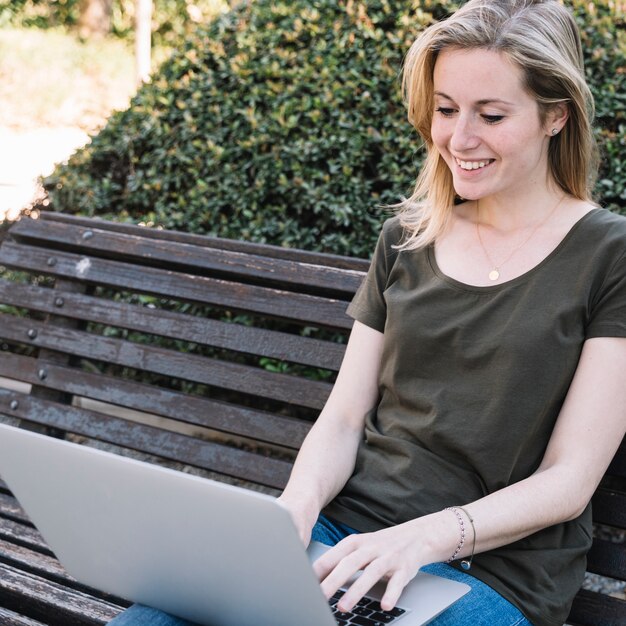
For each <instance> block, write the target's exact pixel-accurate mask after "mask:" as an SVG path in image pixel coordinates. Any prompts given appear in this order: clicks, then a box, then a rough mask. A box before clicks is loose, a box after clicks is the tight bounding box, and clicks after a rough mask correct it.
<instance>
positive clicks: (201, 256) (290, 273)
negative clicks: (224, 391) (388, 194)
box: [11, 220, 363, 295]
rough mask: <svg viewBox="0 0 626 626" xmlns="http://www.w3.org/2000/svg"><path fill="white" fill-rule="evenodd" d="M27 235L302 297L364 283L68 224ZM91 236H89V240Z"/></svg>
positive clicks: (42, 226) (322, 269)
mask: <svg viewBox="0 0 626 626" xmlns="http://www.w3.org/2000/svg"><path fill="white" fill-rule="evenodd" d="M24 231H26V232H27V233H28V237H29V239H31V240H40V241H45V242H52V243H53V244H57V245H58V246H59V247H60V248H61V249H63V247H65V248H66V249H68V250H72V249H76V248H80V249H81V251H82V253H83V254H88V255H90V256H92V255H93V256H98V257H103V258H109V259H118V260H119V259H122V260H124V261H126V260H129V259H134V260H136V261H138V262H139V263H140V264H145V262H146V260H149V261H150V265H151V266H153V267H166V268H171V269H176V270H177V271H181V272H190V271H191V272H193V274H194V275H195V274H200V275H202V274H207V273H210V274H211V275H218V276H219V275H222V276H224V277H232V276H235V277H236V278H237V279H238V280H243V281H244V282H245V280H246V279H252V280H253V282H254V283H255V284H259V283H261V284H263V283H265V284H270V285H278V286H280V287H282V288H286V289H289V285H291V284H293V285H296V287H297V291H298V293H307V292H312V293H314V292H316V291H324V292H337V293H338V294H341V293H344V294H349V295H351V294H353V293H354V292H355V290H356V289H357V288H358V286H359V284H360V283H361V281H362V279H363V273H362V272H356V271H353V270H341V269H336V268H332V267H327V266H324V265H312V264H309V263H301V262H297V261H284V260H282V259H275V258H274V259H269V258H267V257H264V256H261V255H253V254H246V253H243V252H235V251H231V250H219V249H217V248H216V249H214V250H213V253H212V254H210V255H208V254H206V249H205V248H204V247H201V246H194V245H192V244H188V243H182V242H176V244H175V245H172V244H170V243H169V242H166V241H157V240H153V239H147V238H146V237H144V236H143V233H141V234H140V235H131V234H122V233H116V232H111V231H109V232H107V231H106V230H102V229H98V228H94V227H93V226H92V227H90V228H88V227H84V228H73V229H68V228H67V227H66V226H65V225H64V224H55V223H53V222H41V221H39V220H34V221H33V222H31V223H28V224H27V223H26V222H23V223H22V224H19V223H18V224H16V226H15V228H14V229H12V231H11V233H12V235H19V234H20V232H24ZM87 235H88V236H87Z"/></svg>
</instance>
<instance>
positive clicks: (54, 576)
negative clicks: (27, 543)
mask: <svg viewBox="0 0 626 626" xmlns="http://www.w3.org/2000/svg"><path fill="white" fill-rule="evenodd" d="M0 562H2V563H6V564H7V565H11V566H13V567H15V566H18V567H20V568H21V569H23V570H24V571H28V572H30V573H31V574H36V575H37V576H41V577H42V578H46V579H48V580H53V581H55V582H59V583H63V584H66V585H74V584H75V583H76V580H75V579H74V578H72V577H71V576H70V575H69V574H68V573H67V572H66V571H65V568H64V567H63V566H62V565H61V564H60V563H59V561H58V560H57V559H56V558H55V557H53V556H50V555H49V554H42V553H41V552H37V551H36V550H31V549H29V548H26V547H24V546H23V545H17V544H16V543H14V542H10V541H5V540H2V539H0ZM0 623H1V622H0Z"/></svg>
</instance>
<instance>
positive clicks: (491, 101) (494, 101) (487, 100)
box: [435, 91, 515, 106]
mask: <svg viewBox="0 0 626 626" xmlns="http://www.w3.org/2000/svg"><path fill="white" fill-rule="evenodd" d="M435 95H436V96H441V97H442V98H445V99H446V100H450V101H451V102H454V98H452V97H450V96H449V95H447V94H445V93H443V92H442V91H435ZM476 104H479V105H481V106H482V105H484V104H506V105H508V106H515V104H514V103H513V102H509V101H508V100H502V98H482V99H481V100H478V101H477V102H476Z"/></svg>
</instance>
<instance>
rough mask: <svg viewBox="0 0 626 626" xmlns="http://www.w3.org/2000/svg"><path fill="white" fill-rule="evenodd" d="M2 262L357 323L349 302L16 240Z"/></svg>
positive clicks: (325, 322)
mask: <svg viewBox="0 0 626 626" xmlns="http://www.w3.org/2000/svg"><path fill="white" fill-rule="evenodd" d="M0 263H1V264H3V265H6V266H7V267H10V268H12V269H17V270H30V271H35V272H39V273H41V274H46V275H50V276H61V277H64V278H69V279H76V280H78V279H80V280H83V281H85V282H87V283H90V284H98V285H104V286H107V287H115V288H120V289H125V290H129V291H133V292H136V293H144V294H149V295H157V296H165V297H167V298H170V299H181V300H188V301H191V302H199V303H202V304H206V305H215V306H218V307H227V308H232V309H236V310H238V311H242V312H245V313H252V314H264V315H270V316H272V317H276V318H279V319H289V320H294V321H295V320H297V321H299V322H301V323H304V324H313V325H319V326H326V327H328V328H339V329H348V328H351V326H352V320H351V319H350V318H349V317H348V316H347V315H346V313H345V309H346V306H347V302H346V301H344V300H337V299H334V298H322V297H320V296H313V295H309V294H298V293H292V292H286V291H282V290H280V289H272V288H269V287H258V286H256V285H244V284H241V283H237V282H233V281H227V280H221V279H217V278H210V277H207V276H194V275H191V274H185V273H182V272H173V271H170V270H164V269H156V268H152V267H143V266H137V265H132V264H130V263H122V262H118V261H110V260H107V259H98V258H93V257H87V256H83V255H78V254H70V253H67V252H57V251H55V252H54V254H52V255H51V253H50V252H49V251H46V250H43V249H41V248H36V247H33V246H23V245H17V244H15V243H13V242H11V241H5V242H3V244H2V246H1V247H0Z"/></svg>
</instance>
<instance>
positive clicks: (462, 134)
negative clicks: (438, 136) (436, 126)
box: [450, 114, 480, 153]
mask: <svg viewBox="0 0 626 626" xmlns="http://www.w3.org/2000/svg"><path fill="white" fill-rule="evenodd" d="M479 145H480V137H479V136H478V133H477V129H476V121H475V120H474V119H473V118H472V117H471V116H470V115H466V114H459V115H458V116H457V117H456V118H455V124H454V128H453V130H452V135H451V137H450V149H451V150H452V151H453V152H457V153H463V152H467V151H469V150H473V149H475V148H477V147H478V146H479Z"/></svg>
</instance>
